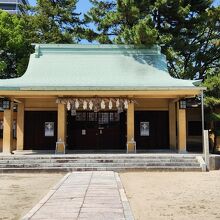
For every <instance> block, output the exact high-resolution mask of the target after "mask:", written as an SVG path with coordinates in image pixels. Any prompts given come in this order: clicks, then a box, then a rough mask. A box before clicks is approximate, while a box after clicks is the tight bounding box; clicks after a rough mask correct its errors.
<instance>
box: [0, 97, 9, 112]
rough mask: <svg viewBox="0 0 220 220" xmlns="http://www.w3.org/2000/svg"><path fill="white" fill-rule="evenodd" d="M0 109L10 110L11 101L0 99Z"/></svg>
mask: <svg viewBox="0 0 220 220" xmlns="http://www.w3.org/2000/svg"><path fill="white" fill-rule="evenodd" d="M0 107H1V108H2V109H4V110H7V109H10V108H11V101H10V100H9V99H2V100H1V101H0Z"/></svg>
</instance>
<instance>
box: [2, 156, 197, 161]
mask: <svg viewBox="0 0 220 220" xmlns="http://www.w3.org/2000/svg"><path fill="white" fill-rule="evenodd" d="M38 159H39V160H43V159H45V160H48V159H49V160H55V159H56V160H82V159H84V160H125V159H129V160H133V159H134V160H141V159H153V160H154V159H184V160H185V159H186V160H188V159H189V160H190V159H195V156H178V155H176V156H129V155H125V156H106V155H105V156H70V157H68V156H66V155H60V156H56V155H51V156H0V161H1V160H38Z"/></svg>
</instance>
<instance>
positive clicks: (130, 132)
mask: <svg viewBox="0 0 220 220" xmlns="http://www.w3.org/2000/svg"><path fill="white" fill-rule="evenodd" d="M132 140H134V103H129V104H128V109H127V143H128V142H130V141H132ZM127 150H128V152H130V153H132V152H134V145H133V144H128V149H127Z"/></svg>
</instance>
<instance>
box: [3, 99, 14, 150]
mask: <svg viewBox="0 0 220 220" xmlns="http://www.w3.org/2000/svg"><path fill="white" fill-rule="evenodd" d="M3 123H4V129H3V153H5V154H10V153H11V152H12V149H13V102H11V109H7V110H4V119H3Z"/></svg>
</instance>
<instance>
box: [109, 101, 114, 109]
mask: <svg viewBox="0 0 220 220" xmlns="http://www.w3.org/2000/svg"><path fill="white" fill-rule="evenodd" d="M112 107H113V104H112V100H111V99H110V101H109V104H108V108H109V109H112Z"/></svg>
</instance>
